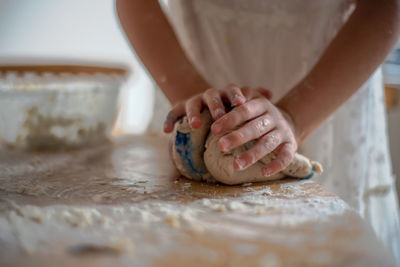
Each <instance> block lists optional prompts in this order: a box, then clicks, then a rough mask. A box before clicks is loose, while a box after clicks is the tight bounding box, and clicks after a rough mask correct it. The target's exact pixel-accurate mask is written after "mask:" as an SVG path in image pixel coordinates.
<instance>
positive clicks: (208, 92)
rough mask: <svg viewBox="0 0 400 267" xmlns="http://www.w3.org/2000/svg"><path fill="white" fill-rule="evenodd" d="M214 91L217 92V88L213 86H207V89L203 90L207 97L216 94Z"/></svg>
mask: <svg viewBox="0 0 400 267" xmlns="http://www.w3.org/2000/svg"><path fill="white" fill-rule="evenodd" d="M216 92H217V89H215V88H208V89H207V90H206V91H205V92H204V95H205V96H207V97H212V96H214V95H215V94H216Z"/></svg>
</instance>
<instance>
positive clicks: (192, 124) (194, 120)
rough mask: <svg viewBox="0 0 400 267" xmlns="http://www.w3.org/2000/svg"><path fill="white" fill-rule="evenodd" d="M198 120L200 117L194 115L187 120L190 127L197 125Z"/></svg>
mask: <svg viewBox="0 0 400 267" xmlns="http://www.w3.org/2000/svg"><path fill="white" fill-rule="evenodd" d="M199 122H200V118H198V117H195V116H193V117H191V118H190V120H189V123H190V126H192V127H193V126H197V125H198V124H199Z"/></svg>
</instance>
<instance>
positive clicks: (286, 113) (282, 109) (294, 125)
mask: <svg viewBox="0 0 400 267" xmlns="http://www.w3.org/2000/svg"><path fill="white" fill-rule="evenodd" d="M277 108H278V110H279V111H280V112H281V114H282V116H283V118H284V119H285V120H286V121H287V122H288V124H289V127H290V128H291V129H292V132H293V135H294V137H295V138H296V142H297V143H298V144H299V143H300V142H301V140H302V138H301V136H302V134H301V132H302V131H301V128H300V127H299V126H298V125H297V123H296V120H295V118H294V116H293V115H292V114H291V113H290V111H289V110H288V109H286V108H285V107H282V106H279V105H277Z"/></svg>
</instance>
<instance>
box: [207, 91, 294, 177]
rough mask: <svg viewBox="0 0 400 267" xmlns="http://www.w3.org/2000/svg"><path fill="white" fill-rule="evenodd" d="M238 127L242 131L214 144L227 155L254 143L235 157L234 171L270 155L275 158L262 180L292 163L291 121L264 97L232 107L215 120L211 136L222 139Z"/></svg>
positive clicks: (292, 133) (268, 165) (266, 169)
mask: <svg viewBox="0 0 400 267" xmlns="http://www.w3.org/2000/svg"><path fill="white" fill-rule="evenodd" d="M242 124H243V126H242V127H240V128H239V129H236V130H234V131H232V132H231V133H229V134H227V135H225V136H224V137H222V138H221V139H220V140H219V142H218V146H219V148H220V149H221V151H223V152H229V151H230V150H232V149H234V148H236V147H238V146H240V145H243V144H245V143H247V142H249V141H251V140H254V139H258V141H257V142H256V143H255V145H254V146H253V147H252V148H250V149H249V150H247V151H246V152H244V153H242V154H241V155H239V156H238V157H236V159H235V160H234V167H235V169H237V170H243V169H246V168H248V167H249V166H251V165H253V164H254V163H255V162H257V161H258V160H260V159H261V158H263V157H264V156H265V155H267V154H269V153H271V152H273V151H275V153H276V157H275V159H274V160H272V161H271V162H270V163H268V164H267V165H266V166H265V167H264V168H263V169H262V172H263V175H264V176H270V175H273V174H275V173H277V172H279V171H281V170H283V169H284V168H285V167H286V166H287V165H288V164H289V163H290V162H291V161H292V159H293V157H294V155H295V152H296V150H297V141H296V138H295V134H294V126H293V123H292V120H291V119H290V116H289V115H288V114H286V113H285V112H283V111H282V110H280V109H279V108H278V107H276V106H275V105H274V104H272V103H271V102H270V101H269V100H268V99H267V98H266V97H265V96H263V95H260V96H259V97H256V98H253V99H251V100H249V101H247V102H246V103H244V104H242V105H240V106H237V107H235V108H234V109H232V110H231V111H230V112H229V113H227V114H225V115H224V116H222V117H221V118H219V119H218V120H216V121H215V122H214V123H213V124H212V126H211V131H212V133H213V134H215V135H222V134H224V133H225V132H227V131H229V130H232V129H234V128H235V127H237V126H240V125H242Z"/></svg>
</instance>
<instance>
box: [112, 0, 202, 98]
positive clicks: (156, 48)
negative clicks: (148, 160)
mask: <svg viewBox="0 0 400 267" xmlns="http://www.w3.org/2000/svg"><path fill="white" fill-rule="evenodd" d="M117 12H118V16H119V18H120V21H121V25H122V27H123V28H124V30H125V33H126V36H127V37H128V39H129V41H130V42H131V44H132V46H133V48H134V49H135V51H136V53H137V55H138V56H139V58H140V59H141V61H142V62H143V64H144V65H145V66H146V68H147V70H148V71H149V73H150V74H151V76H152V77H153V79H154V80H155V82H156V83H157V84H158V86H159V87H160V88H161V89H162V90H163V91H164V93H165V95H166V96H167V98H168V99H169V100H170V102H171V103H172V104H175V103H177V102H179V101H181V100H184V99H186V98H188V97H190V96H192V95H195V94H198V93H200V92H202V91H204V90H205V89H207V88H208V87H209V86H208V84H207V83H206V82H205V81H204V80H203V79H202V77H201V76H200V75H199V73H198V72H197V71H196V69H195V68H194V67H193V66H192V64H191V63H190V62H189V61H188V59H187V58H186V56H185V54H184V52H183V50H182V48H181V46H180V45H179V43H178V40H177V39H176V36H175V34H174V32H173V30H172V28H171V26H170V24H169V23H168V20H167V18H166V17H165V15H164V13H163V12H162V10H161V8H160V6H159V4H158V1H157V0H117Z"/></svg>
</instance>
